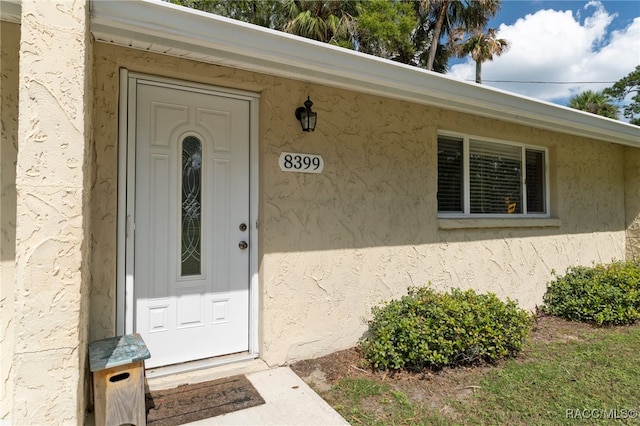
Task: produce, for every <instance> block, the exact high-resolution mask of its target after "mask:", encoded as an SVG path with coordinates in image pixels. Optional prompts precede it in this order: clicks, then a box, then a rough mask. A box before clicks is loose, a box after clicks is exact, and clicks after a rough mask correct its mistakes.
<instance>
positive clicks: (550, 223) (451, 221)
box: [438, 218, 562, 230]
mask: <svg viewBox="0 0 640 426" xmlns="http://www.w3.org/2000/svg"><path fill="white" fill-rule="evenodd" d="M561 224H562V222H561V221H560V219H557V218H508V219H507V218H505V219H502V218H486V219H485V218H482V219H478V218H439V219H438V229H444V230H449V229H491V228H559V227H560V225H561Z"/></svg>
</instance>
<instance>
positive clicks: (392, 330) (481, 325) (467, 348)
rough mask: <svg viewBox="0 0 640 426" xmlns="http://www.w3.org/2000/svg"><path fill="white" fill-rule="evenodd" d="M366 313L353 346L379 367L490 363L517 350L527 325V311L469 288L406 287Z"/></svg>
mask: <svg viewBox="0 0 640 426" xmlns="http://www.w3.org/2000/svg"><path fill="white" fill-rule="evenodd" d="M372 313H373V319H372V320H371V321H370V322H369V335H368V337H366V338H365V339H363V340H361V341H360V344H359V346H360V348H361V349H362V351H363V354H364V356H365V357H366V358H367V359H368V360H369V362H371V364H372V365H373V366H374V367H375V368H378V369H382V370H386V369H394V370H399V369H410V370H422V369H425V368H430V369H439V368H441V367H444V366H450V365H461V364H472V363H476V362H479V361H489V362H494V361H497V360H498V359H500V358H504V357H508V356H511V355H515V354H516V353H518V352H519V351H520V350H521V349H522V346H523V344H524V340H525V338H526V337H527V336H528V334H529V331H530V330H531V325H532V317H531V315H530V314H529V313H527V312H526V311H524V310H522V309H520V308H518V306H517V305H516V303H515V302H513V301H510V300H508V301H507V302H506V303H505V302H502V301H501V300H500V299H498V297H497V296H496V295H495V294H492V293H488V294H476V293H475V292H474V291H473V290H467V291H461V290H457V289H453V290H451V293H440V292H436V291H434V290H431V289H429V288H424V287H423V288H415V287H412V288H409V294H408V295H407V296H403V297H402V298H400V300H392V301H390V302H389V303H388V304H386V305H385V306H382V307H374V308H373V309H372Z"/></svg>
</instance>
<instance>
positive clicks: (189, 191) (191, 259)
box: [181, 136, 202, 276]
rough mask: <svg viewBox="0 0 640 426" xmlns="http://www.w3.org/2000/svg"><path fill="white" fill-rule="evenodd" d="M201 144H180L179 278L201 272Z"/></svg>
mask: <svg viewBox="0 0 640 426" xmlns="http://www.w3.org/2000/svg"><path fill="white" fill-rule="evenodd" d="M201 200H202V143H201V142H200V139H198V138H196V137H195V136H187V137H186V138H184V140H183V141H182V238H181V245H182V249H181V251H182V267H181V275H182V276H188V275H200V274H201V272H202V256H201V246H202V244H201V241H202V224H201V218H202V202H201Z"/></svg>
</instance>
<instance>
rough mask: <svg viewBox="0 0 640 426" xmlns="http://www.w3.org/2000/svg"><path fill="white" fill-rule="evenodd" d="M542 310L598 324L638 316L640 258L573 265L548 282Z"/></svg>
mask: <svg viewBox="0 0 640 426" xmlns="http://www.w3.org/2000/svg"><path fill="white" fill-rule="evenodd" d="M543 300H544V305H543V307H542V311H543V312H544V313H546V314H550V315H555V316H558V317H562V318H566V319H568V320H571V321H582V322H589V323H595V324H598V325H621V324H632V323H634V322H635V321H637V320H638V319H640V261H638V260H636V261H629V262H615V263H612V264H609V265H596V266H594V267H585V266H576V267H572V268H569V269H567V274H566V275H565V276H562V277H558V278H557V279H556V280H554V281H552V282H551V283H549V285H548V286H547V292H546V293H545V295H544V299H543Z"/></svg>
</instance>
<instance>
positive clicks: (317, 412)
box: [148, 359, 349, 426]
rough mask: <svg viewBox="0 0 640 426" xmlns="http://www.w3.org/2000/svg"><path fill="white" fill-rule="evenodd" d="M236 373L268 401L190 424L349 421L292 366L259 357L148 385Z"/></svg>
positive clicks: (287, 425) (328, 425) (324, 425)
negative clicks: (274, 365) (271, 364)
mask: <svg viewBox="0 0 640 426" xmlns="http://www.w3.org/2000/svg"><path fill="white" fill-rule="evenodd" d="M236 374H244V375H245V376H246V377H247V378H248V379H249V380H250V381H251V383H252V384H253V386H254V387H255V388H256V390H257V391H258V392H259V393H260V395H261V396H262V398H263V399H264V401H265V404H262V405H258V406H256V407H251V408H247V409H245V410H240V411H234V412H233V413H229V414H223V415H221V416H217V417H212V418H209V419H204V420H199V421H197V422H193V423H188V424H189V425H200V426H204V425H207V426H209V425H212V426H215V425H242V426H276V425H277V426H297V425H304V426H307V425H309V426H313V425H317V426H333V425H336V426H337V425H348V424H349V423H347V421H346V420H344V419H343V418H342V417H341V416H340V415H339V414H338V413H337V412H336V411H335V410H334V409H333V408H332V407H331V406H330V405H329V404H327V403H326V402H325V401H324V400H323V399H322V398H320V396H319V395H318V394H317V393H315V392H314V391H313V389H311V388H310V387H309V386H308V385H307V384H306V383H305V382H304V381H303V380H302V379H301V378H300V377H298V375H297V374H296V373H294V372H293V370H291V369H290V368H289V367H277V368H269V367H268V366H267V365H266V364H265V363H264V362H262V361H261V360H258V359H256V360H252V361H248V362H240V363H234V364H229V365H227V366H219V367H216V368H211V369H205V370H199V371H193V372H189V373H183V374H174V375H170V376H167V377H157V378H151V379H148V385H149V388H150V389H169V388H172V387H175V386H178V385H180V384H185V383H197V382H204V381H207V380H215V379H219V378H222V377H230V376H234V375H236Z"/></svg>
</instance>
